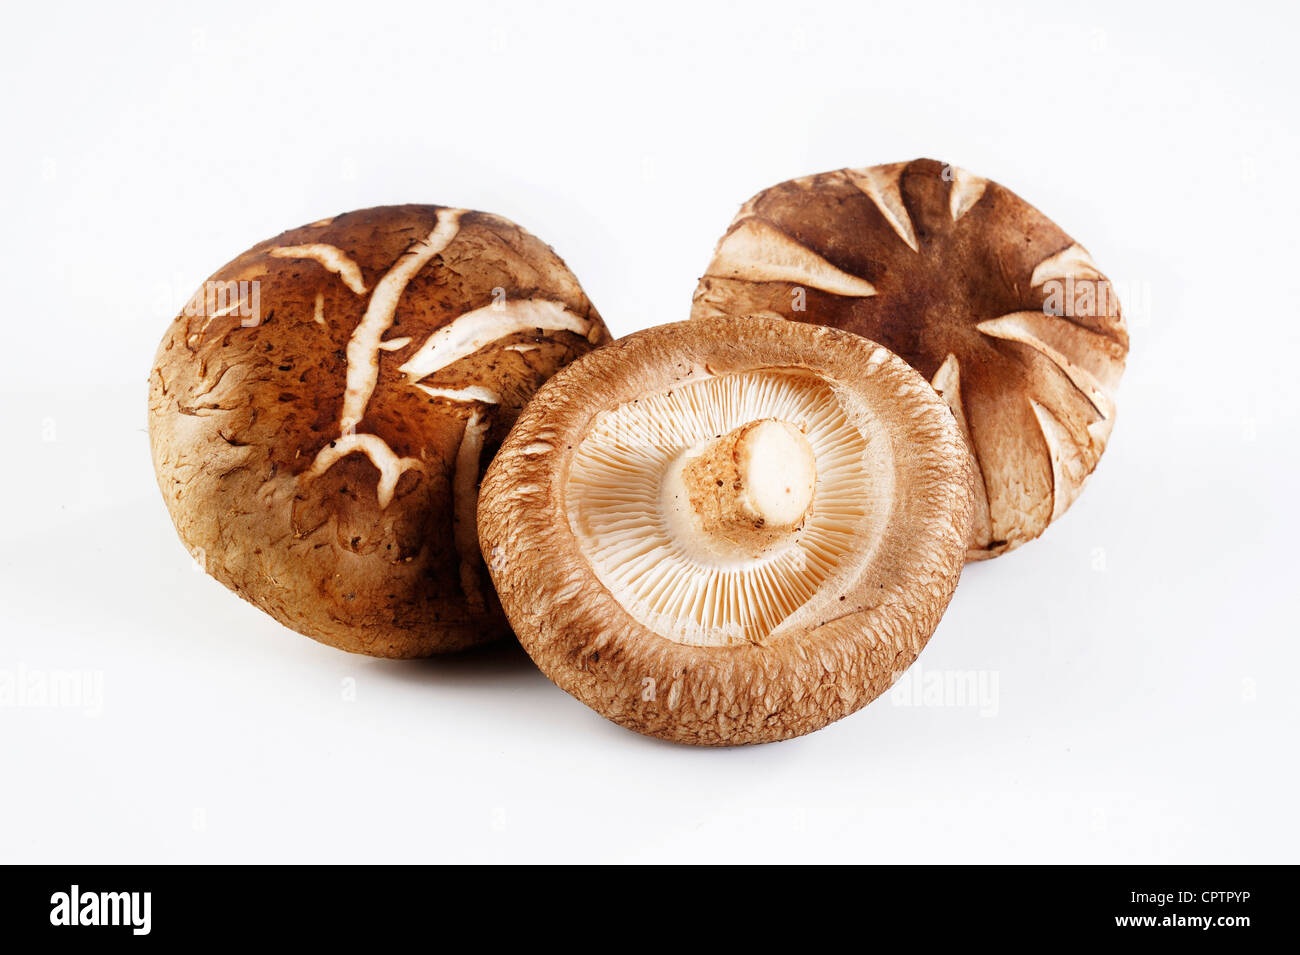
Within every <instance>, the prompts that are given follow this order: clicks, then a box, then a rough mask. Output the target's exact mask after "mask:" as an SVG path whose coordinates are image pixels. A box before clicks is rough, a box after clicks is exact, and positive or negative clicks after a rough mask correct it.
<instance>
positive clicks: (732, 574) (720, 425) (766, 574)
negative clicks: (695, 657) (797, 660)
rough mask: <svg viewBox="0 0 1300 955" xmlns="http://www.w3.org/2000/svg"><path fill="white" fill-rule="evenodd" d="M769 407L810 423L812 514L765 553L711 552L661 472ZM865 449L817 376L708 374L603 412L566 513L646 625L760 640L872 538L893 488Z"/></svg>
mask: <svg viewBox="0 0 1300 955" xmlns="http://www.w3.org/2000/svg"><path fill="white" fill-rule="evenodd" d="M764 418H777V419H779V420H781V421H786V422H789V423H791V424H793V425H796V426H798V427H800V428H801V429H802V430H803V432H804V434H805V435H806V437H807V439H808V442H809V443H810V444H811V445H812V448H813V452H814V454H815V455H816V458H817V486H816V490H815V492H814V503H813V509H812V514H811V515H810V516H809V518H808V519H807V520H806V521H805V523H804V526H803V529H802V530H801V531H799V532H798V533H797V534H796V535H794V537H793V539H792V540H791V542H790V543H789V544H788V545H787V546H785V547H783V548H781V549H778V550H775V551H772V552H770V553H767V554H766V555H765V556H763V557H761V558H736V557H723V556H717V555H714V556H712V557H710V556H709V555H707V554H704V553H702V552H701V551H700V550H699V549H698V548H692V547H690V546H689V542H683V541H681V540H680V539H679V538H678V537H677V536H676V532H675V531H674V530H673V528H672V527H671V526H670V523H669V521H668V517H667V514H666V513H665V510H664V508H663V506H662V503H661V502H662V498H661V495H662V492H663V487H662V481H663V477H664V475H665V474H666V473H667V472H668V471H669V467H670V465H671V464H672V463H673V461H674V460H675V459H677V458H678V457H679V456H680V455H682V454H684V453H686V452H688V451H690V450H691V449H693V448H695V447H697V446H699V445H701V444H702V443H704V442H707V441H708V440H709V439H712V438H714V437H716V436H718V435H723V434H726V433H728V432H729V431H732V430H733V429H735V428H737V427H739V426H741V425H743V424H746V423H749V422H751V421H757V420H761V419H764ZM867 458H868V455H867V441H866V439H865V438H864V436H863V435H862V433H861V432H860V431H859V430H858V429H857V428H856V427H854V426H853V425H852V424H851V423H850V422H849V420H848V418H847V417H846V416H845V414H844V412H843V410H842V408H841V406H840V403H839V399H838V398H837V397H836V395H835V393H834V391H833V390H832V389H831V388H830V386H829V385H827V384H826V383H825V382H824V381H823V380H821V379H820V378H817V377H815V376H812V375H808V374H803V373H797V372H790V371H782V370H775V369H773V370H764V371H756V372H752V373H745V374H734V375H726V376H721V377H713V378H707V379H703V380H700V381H695V382H692V383H690V384H687V385H684V386H679V387H676V388H674V389H672V391H671V392H667V393H664V394H659V395H653V396H650V397H647V398H641V399H640V400H638V401H637V402H635V403H632V404H626V405H623V406H622V407H620V408H617V409H614V410H613V411H611V412H608V413H606V414H604V415H602V416H601V417H600V418H599V419H598V420H597V422H596V423H595V425H594V426H593V427H592V428H591V429H590V431H589V432H588V434H587V436H586V437H585V438H584V439H583V443H582V445H581V446H580V447H579V449H578V451H577V452H576V454H575V456H574V461H573V464H572V467H571V469H570V472H569V482H568V489H567V504H568V512H569V523H570V526H571V527H572V529H573V531H574V533H575V535H576V536H577V538H578V540H579V543H580V545H581V547H582V549H583V551H584V553H585V554H586V555H587V558H588V560H589V561H590V562H591V565H592V567H593V569H594V570H595V572H596V576H597V577H598V579H599V580H600V581H601V583H602V584H603V585H604V586H605V587H606V588H607V589H608V590H609V591H610V592H611V593H612V594H613V595H614V596H615V597H616V598H617V599H618V600H619V602H620V603H621V604H622V605H623V606H624V607H626V608H628V611H629V612H630V613H631V614H632V616H633V617H634V618H635V619H637V620H638V621H639V622H640V623H641V624H642V625H643V626H645V627H647V628H648V629H650V630H652V631H653V632H655V633H657V634H659V635H660V636H662V637H665V638H667V639H669V640H673V641H675V642H677V643H682V644H687V645H692V646H728V645H736V644H744V643H763V642H764V641H765V640H766V638H767V636H768V635H769V634H770V633H771V632H772V631H773V630H774V629H776V627H778V626H779V625H780V624H781V622H782V621H783V620H785V619H786V618H788V617H789V616H790V615H791V614H793V613H794V612H795V611H796V610H798V609H799V608H800V607H801V606H803V605H804V604H805V603H807V602H808V600H810V599H811V598H812V597H813V595H814V594H816V593H817V592H818V590H819V589H820V588H821V587H822V586H823V585H824V584H825V583H826V581H827V580H828V579H829V578H830V577H832V576H833V575H834V574H835V572H836V571H837V569H839V568H840V567H841V566H842V564H843V561H844V560H845V558H846V557H848V556H849V555H850V554H851V553H852V552H853V551H854V549H855V547H856V548H860V547H862V546H864V544H863V541H864V535H863V526H864V523H865V522H866V521H867V519H868V516H869V515H870V514H871V513H872V507H873V503H872V502H873V500H875V499H876V498H877V497H879V496H880V495H883V496H884V497H885V498H886V499H887V497H888V495H889V494H891V493H892V488H889V487H880V486H879V484H880V482H881V480H882V479H881V477H880V475H879V474H876V473H874V472H873V473H872V474H870V475H869V474H868V465H867ZM890 473H891V474H892V471H891V472H890ZM864 489H865V492H864Z"/></svg>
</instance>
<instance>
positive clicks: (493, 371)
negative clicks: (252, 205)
mask: <svg viewBox="0 0 1300 955" xmlns="http://www.w3.org/2000/svg"><path fill="white" fill-rule="evenodd" d="M607 339H608V333H607V331H606V329H605V326H604V323H603V322H602V321H601V319H600V316H599V315H598V314H597V312H596V310H595V308H594V307H593V306H592V304H591V302H590V301H588V299H587V296H586V295H585V294H583V291H582V289H581V288H580V287H579V285H578V282H577V280H576V279H575V278H574V277H573V275H572V274H571V273H570V272H569V270H568V269H567V268H566V267H565V265H564V263H563V262H562V261H561V260H560V258H559V257H558V256H557V255H556V254H555V253H554V252H553V251H552V250H551V249H550V248H549V247H548V246H546V245H545V244H544V243H542V242H541V241H540V240H538V239H537V238H535V237H534V236H532V235H530V234H529V233H528V232H526V231H524V230H523V229H521V228H520V227H519V226H517V225H515V224H513V223H511V222H509V221H507V220H505V219H502V218H500V217H498V216H494V215H489V214H487V213H482V212H471V211H466V210H462V209H452V208H446V207H441V206H418V205H408V206H392V207H383V208H376V209H365V210H362V211H359V212H352V213H348V214H346V215H340V216H337V217H335V218H332V219H324V220H322V221H320V222H315V223H312V224H311V225H307V226H303V227H302V228H299V229H294V230H292V231H289V232H285V233H283V234H282V235H279V236H277V237H276V238H274V239H270V240H268V241H266V242H262V243H260V244H258V245H256V246H254V247H253V248H252V249H250V250H248V251H247V252H245V253H244V254H243V255H241V256H239V257H238V258H236V259H235V260H234V261H233V262H231V263H229V264H228V265H226V266H225V267H223V268H222V269H221V270H220V271H218V272H217V273H216V274H215V275H213V276H212V278H211V279H209V280H208V281H207V282H206V283H205V284H204V286H203V288H202V289H201V290H200V291H199V293H198V294H196V296H195V297H194V299H192V300H191V302H190V303H189V305H187V307H186V308H185V309H184V311H183V312H182V313H181V314H180V315H179V316H177V318H176V319H175V321H174V322H173V323H172V325H171V327H170V328H169V329H168V330H167V333H166V335H164V337H163V340H162V344H161V346H160V347H159V349H158V354H157V358H156V360H155V364H154V367H153V371H152V373H151V375H150V394H149V433H150V441H151V445H152V450H153V460H154V466H155V470H156V472H157V476H158V484H159V487H160V488H161V489H162V493H163V498H164V500H165V501H166V503H167V507H168V509H169V511H170V512H171V516H172V519H173V521H174V522H175V524H176V529H177V531H178V533H179V534H180V537H181V540H182V541H183V542H184V543H185V544H186V545H187V546H188V547H189V548H190V549H191V551H192V553H193V554H194V555H195V557H196V558H197V559H198V560H200V561H201V562H202V563H203V565H204V566H205V569H206V570H207V571H208V573H210V574H211V575H212V576H214V577H215V578H216V579H217V580H219V581H221V582H222V583H223V584H225V585H226V586H227V587H229V588H230V589H231V590H233V591H234V592H235V593H237V594H239V595H240V596H241V597H244V598H245V599H247V600H249V601H251V602H252V603H254V604H256V605H257V606H258V607H260V608H262V609H263V610H265V611H266V612H267V613H269V614H271V615H272V616H273V617H275V618H276V619H277V620H279V621H281V622H282V623H284V624H285V625H286V626H289V627H291V628H293V629H295V630H298V631H299V632H301V633H304V634H306V635H308V636H310V637H313V638H315V639H317V640H320V641H322V642H324V643H328V644H331V645H333V646H336V647H341V648H343V649H345V650H351V651H356V652H360V653H368V654H372V655H375V656H386V657H418V656H425V655H428V654H433V653H438V652H442V651H448V650H458V649H461V648H464V647H469V646H471V645H474V644H477V643H482V642H485V641H487V640H490V639H493V638H495V637H498V636H502V635H504V634H506V633H508V632H509V630H508V626H507V623H506V620H505V617H504V616H503V614H502V613H501V609H500V606H499V604H498V603H497V600H496V597H495V595H494V594H493V592H492V587H491V584H490V581H489V580H488V578H487V574H486V571H485V569H484V568H483V565H482V558H481V555H480V553H479V549H478V539H477V533H476V529H475V511H476V507H477V497H478V484H479V479H480V475H481V473H482V470H483V468H485V467H486V465H487V462H488V461H489V459H490V458H491V456H492V453H493V450H494V448H495V447H496V445H497V444H499V443H500V441H501V439H502V438H503V437H504V436H505V434H506V432H507V430H508V429H509V427H510V425H511V424H512V423H513V421H514V419H515V416H516V415H517V414H518V412H519V409H520V408H521V407H522V406H523V404H524V402H525V401H526V400H527V399H528V398H529V396H531V395H532V393H533V392H534V391H535V390H536V389H537V387H538V386H539V385H540V384H541V383H542V382H543V381H545V380H546V379H547V378H549V377H550V376H551V375H552V374H553V373H554V372H555V370H556V369H557V368H559V367H561V366H562V365H564V364H566V363H567V362H569V361H571V360H572V359H573V358H575V357H577V356H579V355H581V354H583V353H585V352H587V351H588V350H589V349H591V348H592V347H593V346H594V345H596V344H600V343H602V342H604V341H606V340H607Z"/></svg>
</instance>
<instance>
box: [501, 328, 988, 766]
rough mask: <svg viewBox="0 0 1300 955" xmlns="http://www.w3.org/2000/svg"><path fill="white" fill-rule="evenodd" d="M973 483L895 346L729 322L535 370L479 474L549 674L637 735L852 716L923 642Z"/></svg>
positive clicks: (523, 630) (787, 733)
mask: <svg viewBox="0 0 1300 955" xmlns="http://www.w3.org/2000/svg"><path fill="white" fill-rule="evenodd" d="M809 481H811V483H812V485H813V486H812V487H811V488H809V487H808V486H807V482H809ZM972 497H973V472H972V469H971V462H970V455H969V453H968V452H967V450H966V447H965V444H964V442H963V439H962V436H961V432H960V430H959V429H958V426H957V423H956V420H955V419H954V418H953V416H952V415H951V414H950V413H949V411H948V408H947V406H946V405H945V404H944V403H943V401H942V400H941V399H940V398H939V397H938V396H937V395H936V394H935V392H934V390H933V389H931V388H930V387H929V385H927V384H926V382H925V381H924V379H922V378H921V377H920V376H919V375H918V374H917V373H916V372H915V371H913V370H912V369H911V368H910V367H908V365H907V364H906V363H905V362H903V361H902V360H901V359H899V358H897V357H896V356H894V355H893V354H891V353H890V352H888V351H887V350H885V349H884V348H882V347H880V346H879V345H876V344H874V343H872V342H870V341H867V340H866V339H863V338H860V337H858V336H856V335H851V334H849V333H847V332H841V331H837V330H835V329H830V328H822V327H818V326H813V325H803V324H796V323H791V322H783V321H775V320H771V319H763V318H748V317H746V318H735V319H733V318H723V319H713V320H705V321H698V322H683V323H680V324H677V325H667V326H663V327H660V328H652V329H649V330H647V331H643V332H638V333H636V334H634V335H631V336H629V337H627V338H624V339H620V340H619V341H617V342H615V343H614V344H612V345H608V346H606V347H604V348H600V349H597V350H595V351H593V352H591V353H590V354H589V355H587V356H585V357H584V358H582V359H580V360H578V361H577V362H575V363H574V364H572V365H570V366H569V367H568V368H566V369H564V370H563V371H562V372H560V373H559V374H558V375H556V377H555V378H553V379H552V380H551V381H550V382H549V383H547V384H546V385H545V386H543V387H542V389H541V390H540V391H539V392H538V393H537V394H536V395H535V396H534V397H533V399H532V400H531V401H530V402H529V404H528V406H527V407H526V408H525V409H524V411H523V413H522V414H521V415H520V417H519V421H518V422H517V423H516V425H515V428H514V429H513V430H512V431H511V433H510V435H509V437H508V438H507V439H506V441H505V443H504V444H503V445H502V447H501V451H500V452H499V453H498V455H497V457H496V459H495V461H494V462H493V464H492V466H491V467H490V468H489V469H488V473H487V476H486V477H485V478H484V481H483V490H482V494H481V496H480V499H479V541H480V544H481V545H482V549H483V554H484V557H485V559H486V560H487V562H488V567H489V570H490V571H491V573H492V578H493V581H494V582H495V584H496V587H497V592H498V593H499V595H500V598H501V603H502V605H503V606H504V607H505V611H506V614H507V616H509V618H510V621H511V623H512V624H513V626H514V628H515V632H516V634H517V635H518V637H519V639H520V642H521V643H522V644H523V646H524V648H525V649H526V650H527V651H528V653H529V654H530V655H531V656H532V658H533V659H534V660H535V661H536V662H537V664H538V666H540V667H541V669H542V671H543V672H544V673H546V675H547V676H548V677H549V678H550V679H551V680H553V681H554V682H555V683H557V684H558V685H559V686H560V687H562V688H563V689H565V690H567V691H568V692H570V693H572V694H573V695H574V696H576V697H577V698H578V699H579V700H581V701H582V702H584V703H586V704H587V705H588V706H590V707H592V708H593V709H595V710H596V711H597V712H599V713H601V714H603V715H605V716H607V717H608V718H610V719H612V720H614V721H615V722H617V723H620V724H622V725H624V726H627V727H629V728H631V729H634V730H637V731H638V732H641V733H647V734H649V735H652V736H658V737H662V738H665V739H670V740H676V741H679V742H685V743H696V744H704V745H727V744H737V743H759V742H767V741H771V740H778V739H787V738H789V737H792V736H798V735H800V734H802V733H807V732H810V731H811V730H815V729H817V728H818V727H821V726H824V725H825V724H827V723H829V722H831V721H832V720H836V719H839V718H840V717H842V716H846V715H848V714H849V713H852V712H853V711H855V710H857V709H858V708H859V707H861V706H863V705H864V704H866V703H868V702H869V701H871V700H872V699H873V698H875V697H876V696H877V695H879V694H880V693H881V692H883V691H884V690H885V689H886V688H888V686H889V685H890V683H891V682H892V681H893V679H894V678H895V677H896V676H897V674H898V673H899V672H901V671H902V670H903V669H904V668H905V667H907V666H908V665H909V664H910V663H911V662H912V660H913V659H915V657H916V655H917V654H918V653H919V652H920V650H921V648H922V646H923V645H924V644H925V642H926V640H927V639H928V638H929V636H930V634H931V633H932V632H933V631H934V628H935V626H936V625H937V624H938V622H939V617H940V615H941V614H942V613H943V610H944V608H945V607H946V606H947V603H948V600H949V598H950V596H951V595H952V591H953V588H954V587H955V586H956V583H957V577H958V575H959V573H960V571H961V566H962V563H963V556H964V550H965V546H964V541H965V533H966V530H967V528H968V526H969V520H970V513H971V507H972Z"/></svg>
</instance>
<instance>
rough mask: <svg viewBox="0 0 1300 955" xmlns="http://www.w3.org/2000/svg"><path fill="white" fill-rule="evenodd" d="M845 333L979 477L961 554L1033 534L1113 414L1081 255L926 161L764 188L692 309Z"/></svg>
mask: <svg viewBox="0 0 1300 955" xmlns="http://www.w3.org/2000/svg"><path fill="white" fill-rule="evenodd" d="M745 314H761V315H767V316H770V317H779V318H785V319H793V320H796V321H800V322H814V323H818V324H825V325H830V326H834V327H836V328H843V329H846V330H848V331H852V332H856V333H858V334H860V335H863V336H865V337H867V338H870V339H872V340H873V341H877V342H880V343H881V344H882V345H884V346H885V347H887V348H889V349H890V350H892V351H894V352H896V353H897V354H898V355H900V356H901V357H903V358H904V359H906V360H907V361H908V362H909V363H911V364H912V365H913V367H915V368H916V369H917V370H918V371H920V372H921V374H922V375H924V376H925V378H926V380H928V381H930V382H931V383H932V384H933V386H934V387H935V388H936V389H937V390H938V391H939V392H940V393H941V394H942V395H943V396H944V398H945V400H946V401H947V402H948V403H949V404H950V405H951V407H952V410H953V412H954V414H955V415H956V417H957V419H958V421H959V422H960V423H961V425H962V428H963V430H964V431H965V433H966V434H967V436H968V438H969V441H970V445H971V447H972V450H973V451H974V455H975V458H976V464H977V467H978V470H979V474H980V478H981V480H980V482H979V484H978V485H977V500H976V511H975V518H974V521H973V528H972V539H971V553H970V557H971V558H980V557H989V556H994V555H996V554H999V553H1002V552H1003V551H1005V550H1008V549H1010V548H1012V547H1015V546H1017V545H1019V544H1022V543H1024V542H1025V541H1028V540H1031V539H1032V538H1034V537H1037V536H1038V535H1039V534H1041V533H1042V532H1043V530H1044V529H1045V528H1046V527H1047V525H1048V524H1049V523H1050V522H1051V521H1052V520H1054V519H1055V518H1057V517H1059V516H1060V515H1061V514H1062V513H1064V512H1065V510H1066V509H1067V508H1068V507H1069V506H1070V504H1071V503H1072V502H1073V501H1074V499H1075V497H1076V496H1077V495H1078V493H1079V491H1080V489H1081V487H1082V485H1083V481H1084V479H1085V478H1087V476H1088V475H1089V474H1090V473H1091V472H1092V470H1093V468H1094V467H1096V464H1097V461H1098V459H1099V458H1100V457H1101V454H1102V451H1103V450H1104V449H1105V446H1106V441H1107V439H1108V438H1109V436H1110V431H1111V427H1112V425H1113V423H1114V417H1115V390H1116V388H1117V386H1118V384H1119V378H1120V375H1121V373H1122V372H1123V369H1124V360H1125V356H1126V354H1127V352H1128V334H1127V331H1126V330H1125V327H1124V321H1123V318H1122V317H1121V314H1120V307H1119V302H1118V299H1117V298H1116V296H1115V294H1114V291H1113V289H1112V287H1111V285H1110V282H1109V281H1108V280H1107V279H1106V277H1105V276H1104V275H1102V273H1101V272H1100V270H1099V269H1098V268H1097V266H1096V264H1095V263H1094V262H1093V261H1092V259H1091V258H1090V257H1089V255H1088V253H1087V252H1086V251H1085V250H1084V249H1083V248H1082V247H1081V246H1080V245H1078V244H1077V243H1075V242H1074V240H1073V239H1071V238H1070V237H1069V236H1068V235H1066V234H1065V233H1064V232H1063V231H1062V230H1061V229H1060V228H1058V227H1057V226H1056V225H1055V224H1054V223H1052V222H1051V221H1050V220H1049V219H1047V218H1046V217H1045V216H1044V215H1043V214H1042V213H1040V212H1039V211H1038V210H1037V209H1035V208H1034V207H1033V206H1031V205H1029V204H1028V203H1027V202H1025V201H1024V200H1023V199H1021V198H1020V197H1018V196H1017V195H1015V194H1014V193H1012V192H1011V191H1010V190H1008V189H1005V188H1003V187H1002V186H999V185H998V184H997V183H995V182H990V181H989V180H986V179H982V178H980V177H978V176H974V175H972V174H970V173H968V172H966V171H965V170H962V169H959V168H957V167H955V166H946V165H944V164H942V163H939V162H936V161H934V160H930V159H919V160H916V161H914V162H909V163H894V164H891V165H885V166H873V167H870V168H866V169H841V170H838V171H836V172H829V173H823V174H820V175H815V176H807V177H804V178H802V179H795V180H791V181H789V182H784V183H781V184H780V185H777V186H773V187H772V188H770V189H766V190H764V191H763V192H761V193H759V194H758V195H756V196H755V197H754V198H752V199H750V200H749V201H748V202H747V203H745V205H744V206H743V207H742V208H741V210H740V213H739V214H738V215H737V216H736V218H735V220H734V221H733V222H732V224H731V227H730V228H729V229H728V231H727V233H726V234H725V235H724V236H723V238H722V239H721V240H720V242H719V243H718V248H717V251H716V252H715V254H714V258H713V261H712V262H711V263H710V264H709V267H708V269H707V270H706V273H705V275H704V277H703V278H702V279H701V280H700V283H699V287H698V288H697V289H696V292H695V302H694V308H693V310H692V317H694V318H708V317H716V316H719V315H745Z"/></svg>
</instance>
